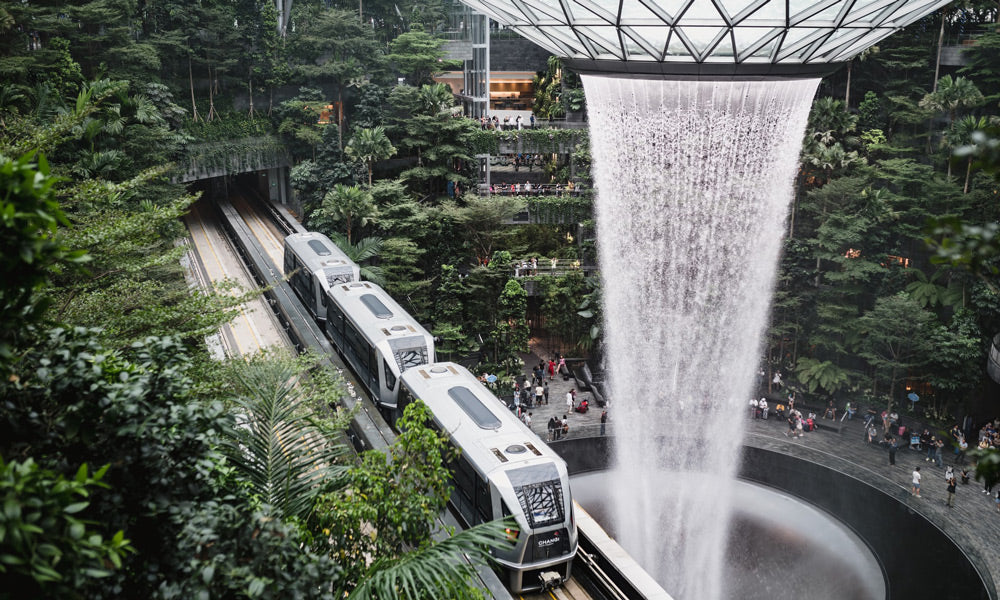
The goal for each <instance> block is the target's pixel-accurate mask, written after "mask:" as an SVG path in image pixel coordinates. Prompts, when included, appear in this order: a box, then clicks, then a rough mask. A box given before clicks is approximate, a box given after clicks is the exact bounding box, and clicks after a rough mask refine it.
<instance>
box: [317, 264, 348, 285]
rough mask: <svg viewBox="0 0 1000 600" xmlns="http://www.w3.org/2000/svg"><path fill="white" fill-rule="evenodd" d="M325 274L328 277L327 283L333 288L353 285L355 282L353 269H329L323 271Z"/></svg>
mask: <svg viewBox="0 0 1000 600" xmlns="http://www.w3.org/2000/svg"><path fill="white" fill-rule="evenodd" d="M323 274H324V275H326V282H327V284H329V285H330V287H333V286H335V285H337V284H338V283H351V282H352V281H354V273H353V272H351V267H347V266H344V267H327V268H326V269H323Z"/></svg>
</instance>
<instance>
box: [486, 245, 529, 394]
mask: <svg viewBox="0 0 1000 600" xmlns="http://www.w3.org/2000/svg"><path fill="white" fill-rule="evenodd" d="M495 260H496V259H495V258H494V261H495ZM498 262H501V263H502V261H498ZM492 264H493V263H492V262H491V265H492ZM508 264H509V263H508ZM497 304H498V308H497V319H496V322H495V323H494V327H493V331H492V333H491V337H492V341H493V348H494V354H493V356H494V362H495V363H496V364H497V365H499V366H500V367H503V368H504V369H505V370H506V372H507V374H508V375H514V374H516V373H520V372H521V369H522V367H523V362H522V360H521V357H520V353H522V352H527V350H528V336H529V333H530V332H529V331H528V322H527V319H526V314H527V308H528V294H527V292H526V291H525V290H524V287H522V286H521V282H519V281H518V280H516V279H509V280H507V283H506V284H505V285H504V288H503V291H502V292H501V293H500V297H499V298H498V302H497Z"/></svg>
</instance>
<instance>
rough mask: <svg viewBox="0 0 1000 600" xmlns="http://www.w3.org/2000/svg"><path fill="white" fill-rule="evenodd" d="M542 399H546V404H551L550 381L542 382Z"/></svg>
mask: <svg viewBox="0 0 1000 600" xmlns="http://www.w3.org/2000/svg"><path fill="white" fill-rule="evenodd" d="M542 399H543V400H545V406H548V405H549V382H548V381H546V382H545V383H543V384H542Z"/></svg>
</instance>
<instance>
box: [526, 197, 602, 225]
mask: <svg viewBox="0 0 1000 600" xmlns="http://www.w3.org/2000/svg"><path fill="white" fill-rule="evenodd" d="M527 205H528V214H529V215H531V222H532V223H548V224H555V223H582V222H583V221H586V220H587V219H589V218H590V217H591V211H592V210H593V199H592V198H591V197H590V196H589V195H586V196H529V197H528V198H527Z"/></svg>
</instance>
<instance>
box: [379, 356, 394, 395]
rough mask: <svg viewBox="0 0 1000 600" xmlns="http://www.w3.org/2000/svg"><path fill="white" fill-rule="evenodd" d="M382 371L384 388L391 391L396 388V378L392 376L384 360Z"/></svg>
mask: <svg viewBox="0 0 1000 600" xmlns="http://www.w3.org/2000/svg"><path fill="white" fill-rule="evenodd" d="M382 369H383V370H384V371H385V387H386V388H388V389H389V391H392V390H393V389H395V387H396V376H395V375H393V374H392V369H390V368H389V363H388V362H387V361H385V360H383V361H382Z"/></svg>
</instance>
